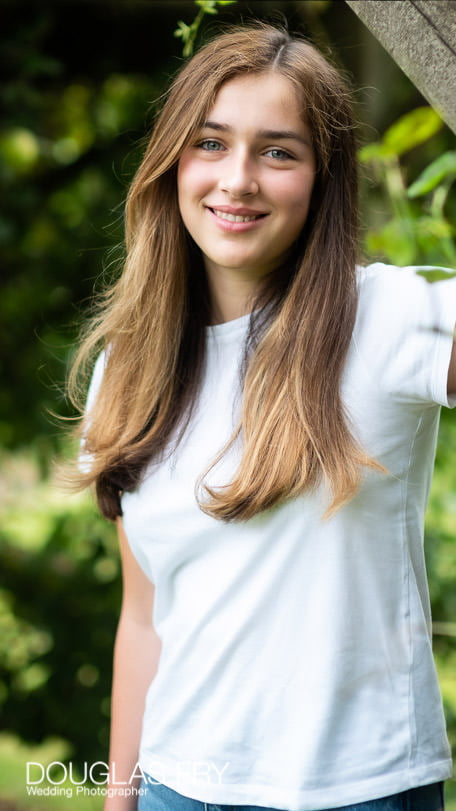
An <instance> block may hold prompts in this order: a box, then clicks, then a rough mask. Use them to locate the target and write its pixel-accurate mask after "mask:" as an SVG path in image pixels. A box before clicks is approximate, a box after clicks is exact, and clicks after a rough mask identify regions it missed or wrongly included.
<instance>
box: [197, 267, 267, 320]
mask: <svg viewBox="0 0 456 811" xmlns="http://www.w3.org/2000/svg"><path fill="white" fill-rule="evenodd" d="M207 278H208V285H209V295H210V301H211V323H212V324H223V323H224V322H225V321H234V319H236V318H240V317H241V316H243V315H247V313H250V312H251V311H252V307H253V302H254V300H255V298H256V296H257V294H258V292H259V283H258V280H257V279H249V278H246V277H245V276H243V277H241V278H239V277H236V276H235V274H233V275H231V274H230V273H229V272H222V271H220V270H217V271H216V272H215V273H212V272H211V271H210V270H208V271H207Z"/></svg>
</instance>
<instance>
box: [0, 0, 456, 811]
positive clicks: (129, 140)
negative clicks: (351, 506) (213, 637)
mask: <svg viewBox="0 0 456 811" xmlns="http://www.w3.org/2000/svg"><path fill="white" fill-rule="evenodd" d="M212 5H213V6H214V9H213V10H214V11H216V12H217V13H216V14H204V15H202V19H201V22H200V25H199V28H198V31H197V36H196V44H197V45H199V44H201V43H202V42H203V41H204V39H205V38H206V37H208V36H210V35H212V34H214V33H216V31H217V30H219V27H220V25H221V24H223V23H233V22H239V21H240V20H244V21H247V20H249V19H252V18H261V19H268V20H270V21H272V22H285V21H286V22H287V24H288V27H289V28H290V30H292V31H299V32H301V33H304V34H305V35H306V36H307V37H308V38H309V39H310V40H312V41H313V42H314V43H316V44H317V45H318V46H320V47H321V48H322V49H323V50H324V51H325V53H326V54H329V56H330V58H331V59H332V60H333V61H334V62H335V63H336V64H338V65H339V67H341V68H342V69H343V70H344V71H345V72H346V73H347V75H348V76H349V78H350V80H351V82H352V84H353V86H354V88H355V96H354V98H355V106H356V114H357V117H358V119H359V122H360V124H359V138H360V150H361V151H360V157H361V160H362V166H363V187H362V203H363V204H362V218H363V250H364V254H365V256H366V258H368V259H381V260H384V261H389V262H393V263H397V264H437V265H444V266H450V267H456V247H455V231H454V226H453V225H452V224H453V223H454V222H455V215H456V200H455V195H454V186H453V185H452V183H453V181H454V179H455V177H456V152H455V149H456V145H455V136H454V134H452V133H451V132H450V131H449V130H448V128H447V127H446V126H444V124H443V122H442V121H441V120H440V119H439V117H438V115H437V114H436V113H435V112H434V111H433V110H432V109H430V108H429V106H428V104H427V102H426V101H425V100H424V99H423V98H422V97H421V96H420V94H419V92H418V91H417V90H416V88H415V87H414V86H413V85H412V84H411V83H410V81H409V80H408V79H407V78H406V76H405V75H404V74H403V73H402V71H401V70H400V69H399V68H398V67H397V66H396V64H395V63H394V61H393V60H392V59H391V58H390V57H389V56H388V55H387V54H386V52H385V51H384V50H383V49H382V47H381V46H380V45H379V44H378V43H377V41H376V40H375V39H374V38H373V37H372V36H371V35H370V34H369V32H368V31H367V29H366V28H365V27H364V26H363V24H362V23H361V22H360V21H359V20H358V18H357V17H356V15H355V14H354V13H353V12H352V11H351V10H350V8H349V7H348V6H347V5H346V4H345V3H344V2H343V0H283V2H280V1H279V2H269V0H250V2H244V0H238V2H233V3H231V4H229V5H228V4H225V5H221V4H219V5H218V6H217V4H215V3H213V4H212ZM216 6H217V7H216ZM198 12H201V4H200V5H199V6H198V5H197V4H196V3H195V2H193V0H184V1H181V0H155V1H154V0H39V2H33V0H26V1H25V0H9V1H8V0H0V15H1V49H2V56H3V58H2V68H1V70H2V79H1V84H0V105H1V109H2V114H1V124H0V182H1V184H2V194H1V198H0V252H1V264H0V268H1V271H0V370H1V374H0V462H1V464H0V510H1V522H0V708H1V709H0V718H1V727H0V811H7V810H8V809H9V810H10V811H13V809H16V811H18V809H22V808H24V809H25V808H29V809H30V808H33V809H35V810H36V811H40V809H56V811H58V809H64V808H68V799H66V798H62V797H52V796H49V797H36V796H35V797H33V796H30V795H28V794H27V790H26V763H27V762H28V761H34V762H39V763H42V764H46V763H51V762H55V761H62V762H64V763H68V762H70V761H71V763H72V764H73V767H74V768H75V769H78V770H79V771H78V772H77V774H78V775H79V777H77V778H76V777H75V779H81V780H82V779H83V777H84V764H85V763H89V764H91V763H94V762H95V761H105V760H106V759H107V743H108V729H109V701H110V682H111V657H112V645H113V637H114V633H115V626H116V619H117V615H118V611H119V600H120V583H119V564H118V556H117V546H116V540H115V536H114V532H113V527H112V526H111V525H110V524H108V523H107V522H105V521H104V520H102V519H101V518H100V517H99V516H98V514H97V512H96V509H95V507H94V504H93V501H92V499H91V497H90V496H88V495H82V496H80V495H79V496H74V495H69V494H68V493H67V492H65V491H63V490H62V488H61V487H60V486H59V485H58V484H57V482H56V475H55V462H56V460H58V459H59V458H61V457H62V455H67V456H68V454H70V453H71V452H72V450H71V446H70V443H69V442H68V439H67V438H66V437H65V426H64V425H62V423H61V422H59V420H58V419H57V418H56V417H55V416H53V415H54V414H58V415H61V416H64V417H65V416H66V417H68V416H71V415H72V410H71V408H70V406H69V404H68V402H67V400H66V398H65V393H64V389H65V375H66V372H67V368H68V363H69V360H70V358H71V355H72V352H73V351H74V345H75V340H76V336H77V332H78V324H79V323H80V321H81V319H82V318H83V317H84V312H86V311H87V308H88V305H89V302H90V299H91V297H92V296H93V294H94V292H96V291H99V290H100V289H101V288H102V287H103V284H104V283H105V282H106V280H107V279H109V278H112V276H113V275H115V274H116V273H117V272H118V268H119V262H120V257H121V255H122V246H121V243H122V215H123V201H124V198H125V194H126V191H127V188H128V184H129V181H130V179H131V177H132V174H133V172H134V171H135V168H136V167H137V165H138V163H139V161H140V158H141V154H142V149H143V146H144V141H145V136H146V134H147V132H148V131H149V130H150V126H151V123H152V120H153V112H154V102H155V101H156V100H157V99H158V97H159V96H160V94H161V93H162V91H163V90H164V88H165V87H166V86H167V84H168V82H169V80H170V78H171V77H172V76H173V75H174V73H175V72H176V71H177V70H178V69H179V67H180V66H181V65H182V63H183V61H184V57H183V50H182V49H183V44H184V43H183V41H182V38H181V39H179V38H178V37H176V36H175V35H174V32H175V30H176V28H177V27H178V23H179V21H181V22H182V23H184V24H185V25H191V23H192V22H193V21H194V20H195V17H196V15H197V14H198ZM200 16H201V15H200ZM185 25H184V26H182V25H180V29H181V30H185ZM455 454H456V424H455V420H454V416H453V417H451V416H450V412H448V411H444V412H443V414H442V423H441V440H440V444H439V448H438V456H437V463H436V472H435V478H434V484H433V488H432V493H431V498H430V504H429V510H428V516H427V528H426V549H427V558H428V571H429V578H430V588H431V596H432V603H433V614H434V632H435V633H434V649H435V654H436V660H437V665H438V670H439V676H440V682H441V686H442V691H443V695H444V701H445V711H446V716H447V719H448V725H449V730H450V735H451V740H452V744H453V747H456V675H455V674H456V589H455V587H454V584H455V576H456V465H455V464H454V459H455ZM62 774H63V771H62V770H61V771H60V772H59V773H57V771H56V772H55V777H56V780H59V779H60V776H61V775H62ZM62 785H63V786H65V785H66V784H65V783H62ZM68 785H71V783H68ZM447 797H448V809H449V811H455V809H456V791H455V785H454V784H452V783H451V782H450V783H449V785H448V786H447ZM72 802H73V804H76V803H77V804H78V807H80V808H81V809H82V811H84V809H99V808H101V803H102V801H101V798H99V797H87V796H85V797H84V796H81V797H78V798H77V799H73V801H72Z"/></svg>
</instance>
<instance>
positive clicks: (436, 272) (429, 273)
mask: <svg viewBox="0 0 456 811" xmlns="http://www.w3.org/2000/svg"><path fill="white" fill-rule="evenodd" d="M416 273H417V275H418V276H423V277H424V278H425V279H426V281H428V282H431V283H432V282H442V281H444V280H445V279H451V278H452V277H453V276H456V270H453V269H452V268H434V267H420V268H417V269H416Z"/></svg>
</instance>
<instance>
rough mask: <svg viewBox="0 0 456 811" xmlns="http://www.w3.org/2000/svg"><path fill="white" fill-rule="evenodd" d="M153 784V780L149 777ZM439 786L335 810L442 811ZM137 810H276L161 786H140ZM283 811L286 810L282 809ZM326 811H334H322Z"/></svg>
mask: <svg viewBox="0 0 456 811" xmlns="http://www.w3.org/2000/svg"><path fill="white" fill-rule="evenodd" d="M151 780H152V781H153V778H151ZM443 807H444V806H443V783H433V784H432V785H430V786H420V787H419V788H414V789H409V790H408V791H401V792H400V794H393V795H391V796H390V797H383V798H381V799H378V800H368V801H367V802H365V803H355V805H344V806H343V808H338V809H337V811H443ZM138 811H278V809H275V808H266V807H265V806H264V805H261V806H260V805H217V804H214V803H205V802H200V801H199V800H192V799H191V798H190V797H184V796H183V795H182V794H178V793H177V792H176V791H173V789H171V788H168V787H167V786H164V785H163V784H162V783H155V782H148V781H147V779H146V780H143V781H142V783H141V795H140V797H139V798H138ZM282 811H286V809H282ZM326 811H335V810H334V809H329V808H328V809H326Z"/></svg>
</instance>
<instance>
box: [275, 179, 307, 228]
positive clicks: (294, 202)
mask: <svg viewBox="0 0 456 811" xmlns="http://www.w3.org/2000/svg"><path fill="white" fill-rule="evenodd" d="M313 183H314V177H313V175H311V176H309V175H307V174H305V175H300V176H298V177H296V178H293V181H292V182H290V181H288V182H286V181H284V182H280V183H278V184H277V185H276V189H275V199H276V201H277V203H278V204H279V205H280V206H282V207H283V208H284V209H289V211H290V214H291V216H292V217H293V218H296V219H299V217H302V216H304V215H305V214H306V213H307V211H308V208H309V203H310V198H311V195H312V189H313ZM293 215H294V216H293Z"/></svg>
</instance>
